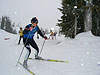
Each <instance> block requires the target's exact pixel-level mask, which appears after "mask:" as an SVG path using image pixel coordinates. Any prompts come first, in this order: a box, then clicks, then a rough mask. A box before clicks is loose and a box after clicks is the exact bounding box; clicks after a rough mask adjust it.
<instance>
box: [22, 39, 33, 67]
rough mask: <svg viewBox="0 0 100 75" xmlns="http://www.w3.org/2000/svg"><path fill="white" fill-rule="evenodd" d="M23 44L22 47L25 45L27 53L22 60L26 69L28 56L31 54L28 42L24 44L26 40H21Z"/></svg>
mask: <svg viewBox="0 0 100 75" xmlns="http://www.w3.org/2000/svg"><path fill="white" fill-rule="evenodd" d="M23 43H24V45H25V47H26V49H27V53H26V55H25V58H24V62H23V66H24V67H25V68H27V61H28V58H29V56H30V54H31V49H30V46H29V41H28V40H27V42H26V39H23Z"/></svg>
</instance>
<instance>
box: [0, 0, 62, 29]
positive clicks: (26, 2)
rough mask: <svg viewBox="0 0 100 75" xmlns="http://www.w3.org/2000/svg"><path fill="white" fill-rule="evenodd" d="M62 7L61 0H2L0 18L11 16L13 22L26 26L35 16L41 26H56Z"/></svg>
mask: <svg viewBox="0 0 100 75" xmlns="http://www.w3.org/2000/svg"><path fill="white" fill-rule="evenodd" d="M60 7H61V0H0V18H1V17H2V16H9V17H10V19H11V21H12V22H15V23H16V24H19V23H20V25H21V26H22V27H24V26H25V25H27V24H29V23H30V20H31V18H32V17H34V16H35V17H37V18H38V20H39V26H40V27H42V28H52V27H54V28H56V24H57V22H58V21H57V19H60V17H61V12H60V11H59V10H58V9H57V8H60ZM57 28H58V27H57Z"/></svg>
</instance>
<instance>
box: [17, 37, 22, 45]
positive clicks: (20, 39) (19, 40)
mask: <svg viewBox="0 0 100 75" xmlns="http://www.w3.org/2000/svg"><path fill="white" fill-rule="evenodd" d="M20 41H21V36H20V37H19V42H18V45H19V44H20Z"/></svg>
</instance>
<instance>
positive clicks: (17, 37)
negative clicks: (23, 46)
mask: <svg viewBox="0 0 100 75" xmlns="http://www.w3.org/2000/svg"><path fill="white" fill-rule="evenodd" d="M18 37H19V35H17V38H16V39H15V41H14V44H15V42H16V41H17V39H18Z"/></svg>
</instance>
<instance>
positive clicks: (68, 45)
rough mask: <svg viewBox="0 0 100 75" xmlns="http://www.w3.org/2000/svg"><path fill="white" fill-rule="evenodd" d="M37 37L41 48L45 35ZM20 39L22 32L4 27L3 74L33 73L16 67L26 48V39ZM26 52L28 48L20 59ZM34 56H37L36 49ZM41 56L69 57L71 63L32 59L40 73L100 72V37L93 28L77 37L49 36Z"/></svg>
mask: <svg viewBox="0 0 100 75" xmlns="http://www.w3.org/2000/svg"><path fill="white" fill-rule="evenodd" d="M5 38H10V39H8V40H5ZM35 40H36V42H37V44H38V46H39V48H40V49H41V47H42V43H43V41H44V39H42V38H40V39H35ZM17 43H18V35H14V34H10V33H7V32H5V31H3V30H0V48H1V49H0V75H31V74H30V73H29V72H27V71H26V70H25V69H24V68H23V67H22V66H20V65H18V66H17V67H16V63H17V60H18V58H19V55H20V52H21V50H22V48H23V43H22V42H21V44H20V45H17ZM25 53H26V49H24V52H23V54H22V57H21V59H20V62H23V60H24V56H25ZM30 57H32V58H34V49H32V53H31V56H30ZM41 57H43V58H51V59H59V60H68V61H69V63H55V62H46V61H37V60H29V61H28V66H29V68H30V70H32V71H33V72H34V73H35V74H36V75H100V65H99V64H100V37H95V36H93V35H92V34H91V32H85V33H81V34H79V35H77V36H76V38H75V39H68V38H64V37H63V36H57V40H46V42H45V45H44V48H43V51H42V53H41Z"/></svg>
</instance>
